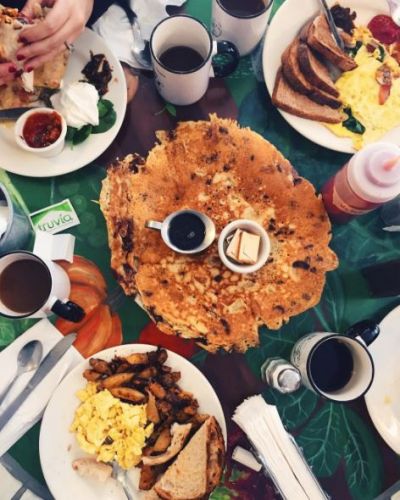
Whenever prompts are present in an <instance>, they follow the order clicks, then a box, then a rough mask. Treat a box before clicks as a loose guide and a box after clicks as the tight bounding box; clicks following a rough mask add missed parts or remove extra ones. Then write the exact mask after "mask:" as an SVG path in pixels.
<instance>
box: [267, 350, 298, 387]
mask: <svg viewBox="0 0 400 500" xmlns="http://www.w3.org/2000/svg"><path fill="white" fill-rule="evenodd" d="M261 378H262V379H263V381H264V382H266V383H267V384H268V385H270V386H271V387H273V388H274V389H276V390H277V391H279V392H281V393H282V394H290V393H292V392H295V391H297V390H298V389H299V388H300V386H301V375H300V372H299V370H298V369H297V368H296V367H295V366H293V365H292V364H291V363H289V362H288V361H286V360H285V359H282V358H278V357H275V358H267V359H266V360H265V362H264V363H263V365H262V366H261Z"/></svg>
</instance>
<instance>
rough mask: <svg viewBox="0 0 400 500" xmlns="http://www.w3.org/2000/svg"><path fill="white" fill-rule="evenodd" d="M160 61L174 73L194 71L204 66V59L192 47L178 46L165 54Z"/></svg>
mask: <svg viewBox="0 0 400 500" xmlns="http://www.w3.org/2000/svg"><path fill="white" fill-rule="evenodd" d="M160 61H161V63H162V64H163V65H164V66H165V67H166V68H168V69H170V70H172V71H193V70H194V69H196V68H198V67H200V66H201V65H202V64H203V62H204V57H203V56H202V55H201V54H199V53H198V52H197V50H195V49H192V48H191V47H186V46H185V45H177V46H176V47H171V48H169V49H167V50H166V51H165V52H163V53H162V54H161V56H160Z"/></svg>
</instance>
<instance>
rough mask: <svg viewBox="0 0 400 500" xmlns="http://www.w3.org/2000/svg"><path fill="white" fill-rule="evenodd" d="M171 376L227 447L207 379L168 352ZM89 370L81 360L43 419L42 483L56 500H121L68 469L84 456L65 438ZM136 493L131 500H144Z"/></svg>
mask: <svg viewBox="0 0 400 500" xmlns="http://www.w3.org/2000/svg"><path fill="white" fill-rule="evenodd" d="M155 349H156V348H155V347H154V346H151V345H146V344H131V345H122V346H118V347H113V348H111V349H106V350H105V351H102V352H100V353H98V354H96V357H98V358H101V359H105V360H107V361H110V360H111V359H112V358H113V357H114V356H116V355H117V356H126V355H129V354H131V353H133V352H148V351H153V350H155ZM166 364H167V365H168V366H171V367H172V368H173V369H174V370H177V371H180V372H181V375H182V378H181V380H180V381H179V382H178V383H179V386H180V387H182V389H184V390H186V391H189V392H191V393H193V395H194V397H195V398H196V399H197V401H198V402H199V405H200V407H199V411H200V413H208V414H209V415H214V416H215V418H216V419H217V420H218V422H219V424H220V426H221V429H222V433H223V435H224V438H225V443H226V423H225V418H224V413H223V411H222V407H221V404H220V402H219V400H218V397H217V395H216V394H215V392H214V389H213V388H212V387H211V385H210V383H209V382H208V380H207V379H206V378H205V376H204V375H203V374H202V373H201V372H200V371H199V370H198V369H197V368H196V367H195V366H194V365H193V364H192V363H190V362H189V361H187V360H186V359H185V358H183V357H182V356H179V355H178V354H175V353H174V352H171V351H168V360H167V362H166ZM86 368H89V361H88V360H85V361H83V362H82V363H80V364H79V365H78V366H76V367H75V368H74V370H73V371H72V372H71V373H70V374H69V375H68V376H67V377H66V378H65V379H64V380H63V381H62V382H61V384H60V385H59V386H58V388H57V389H56V391H55V392H54V394H53V396H52V398H51V399H50V402H49V404H48V406H47V408H46V411H45V413H44V416H43V420H42V425H41V428H40V439H39V451H40V462H41V465H42V470H43V474H44V477H45V479H46V482H47V485H48V486H49V488H50V490H51V493H52V494H53V496H54V497H55V498H56V499H57V500H71V498H74V499H76V500H125V499H126V497H125V495H124V493H123V491H122V489H121V488H120V486H119V485H118V484H117V483H116V482H115V481H114V480H113V479H109V480H107V482H106V483H98V482H96V481H95V480H93V479H87V478H82V477H80V476H79V475H78V473H77V472H75V471H74V470H73V469H72V466H71V463H72V461H73V460H75V459H76V458H79V457H82V456H87V455H86V454H85V453H84V452H83V451H82V450H81V449H80V448H79V446H78V444H77V442H76V439H75V435H74V434H72V433H70V432H69V427H70V425H71V423H72V421H73V419H74V413H75V410H76V408H77V407H78V405H79V400H78V399H77V397H76V392H77V391H78V390H79V389H81V388H83V387H84V386H85V384H86V380H85V379H84V378H83V376H82V373H83V371H84V370H85V369H86ZM129 477H130V479H131V480H132V483H133V484H137V481H138V478H139V471H138V469H137V468H136V469H133V470H131V471H130V472H129ZM142 497H143V494H142V493H139V492H138V493H137V495H136V497H135V498H138V499H139V498H142Z"/></svg>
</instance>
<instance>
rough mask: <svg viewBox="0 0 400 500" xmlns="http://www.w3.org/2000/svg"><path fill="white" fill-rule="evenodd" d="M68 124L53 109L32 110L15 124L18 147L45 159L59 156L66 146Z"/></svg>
mask: <svg viewBox="0 0 400 500" xmlns="http://www.w3.org/2000/svg"><path fill="white" fill-rule="evenodd" d="M66 134H67V124H66V122H65V120H64V118H63V117H62V115H60V113H58V111H55V110H54V109H52V108H32V109H30V110H29V111H27V112H26V113H24V114H23V115H21V116H20V117H19V118H18V120H17V122H16V123H15V140H16V142H17V144H18V146H19V147H20V148H22V149H24V150H25V151H29V152H30V153H34V154H38V155H41V156H45V157H50V156H57V155H58V154H60V153H61V151H62V150H63V148H64V144H65V136H66Z"/></svg>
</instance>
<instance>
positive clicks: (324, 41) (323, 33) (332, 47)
mask: <svg viewBox="0 0 400 500" xmlns="http://www.w3.org/2000/svg"><path fill="white" fill-rule="evenodd" d="M303 33H304V32H303ZM303 33H302V35H301V36H302V37H303V38H304V34H303ZM307 44H308V45H309V46H310V47H311V48H312V49H314V50H316V51H317V52H318V53H319V54H321V55H322V56H323V57H325V58H326V59H327V60H328V61H330V62H331V63H332V64H334V65H335V66H337V67H338V68H340V69H341V70H342V71H351V70H352V69H354V68H356V67H357V63H356V62H355V61H354V59H352V58H351V57H350V56H349V55H347V54H346V52H344V51H343V50H342V49H341V48H340V47H339V46H338V45H337V44H336V42H335V40H334V38H333V36H332V34H331V31H330V28H329V24H328V21H327V20H326V17H325V16H324V15H323V14H320V15H319V16H317V17H316V18H315V19H314V21H313V22H312V23H311V24H310V26H309V28H308V32H307Z"/></svg>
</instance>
